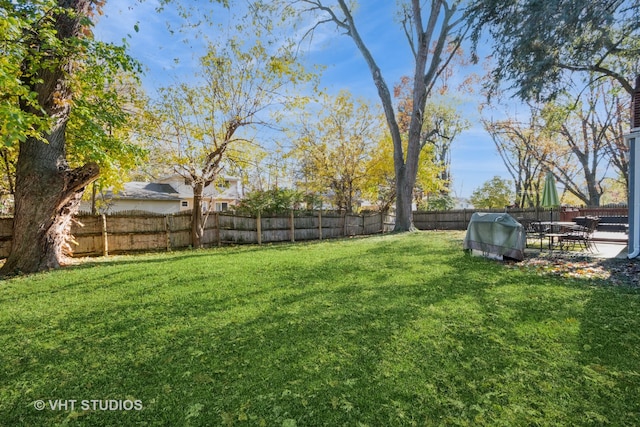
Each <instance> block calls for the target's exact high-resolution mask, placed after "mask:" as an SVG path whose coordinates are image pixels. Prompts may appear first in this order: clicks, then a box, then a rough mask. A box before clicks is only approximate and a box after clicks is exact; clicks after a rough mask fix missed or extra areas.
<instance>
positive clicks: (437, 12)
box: [270, 0, 467, 231]
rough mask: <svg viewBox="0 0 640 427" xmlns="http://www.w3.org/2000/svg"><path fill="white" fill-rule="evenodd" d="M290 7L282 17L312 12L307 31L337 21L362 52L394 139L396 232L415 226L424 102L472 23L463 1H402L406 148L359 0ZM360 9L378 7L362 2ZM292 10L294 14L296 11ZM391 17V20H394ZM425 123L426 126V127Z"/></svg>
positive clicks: (320, 0) (302, 0)
mask: <svg viewBox="0 0 640 427" xmlns="http://www.w3.org/2000/svg"><path fill="white" fill-rule="evenodd" d="M270 3H280V4H286V5H288V6H289V7H288V9H287V11H288V12H289V13H287V12H284V13H282V16H294V17H296V19H299V18H298V17H299V16H300V14H303V15H302V16H309V15H311V16H313V19H314V20H315V25H312V29H311V30H309V31H308V32H307V34H312V33H313V30H314V29H315V28H317V27H318V26H319V25H322V24H326V23H332V24H334V25H336V26H337V28H338V30H339V31H340V32H341V33H342V34H344V35H346V36H348V37H350V38H351V40H352V41H353V42H354V44H355V46H356V47H357V49H358V50H359V51H360V53H361V54H362V57H363V58H364V60H365V62H366V64H367V66H368V67H369V71H370V72H371V77H372V79H373V83H374V85H375V87H376V89H377V91H378V96H379V98H380V100H381V102H382V107H383V110H384V113H385V117H386V121H387V126H388V128H389V132H390V134H391V140H392V143H393V162H394V173H395V185H396V223H395V228H394V230H395V231H407V230H412V229H414V228H415V227H414V225H413V212H412V202H413V190H414V186H415V183H416V176H417V173H418V169H419V167H418V166H419V162H420V152H421V150H422V148H423V147H424V146H425V145H426V144H427V141H428V140H427V139H425V138H424V136H425V135H428V134H429V133H430V132H431V130H432V129H428V124H427V123H425V116H424V114H425V105H426V103H427V100H428V99H429V98H430V96H431V95H432V93H433V90H434V85H435V83H436V82H437V80H438V78H439V77H440V76H441V75H442V73H443V72H444V70H445V69H446V66H447V64H448V63H449V62H450V61H451V59H452V58H453V56H454V55H455V54H456V52H457V50H458V47H459V45H460V42H461V39H462V33H464V32H465V29H466V28H467V27H465V26H464V22H463V21H462V20H461V19H459V18H460V11H459V5H460V1H459V0H433V1H431V2H429V3H428V5H426V4H425V3H424V2H422V1H420V0H411V1H402V2H399V8H400V9H399V16H400V22H401V25H402V30H403V31H404V33H405V34H406V36H407V41H408V44H409V45H408V48H409V50H410V52H411V55H412V56H413V74H412V76H411V77H412V79H413V88H412V100H413V102H412V106H411V114H410V123H409V130H408V133H407V140H406V141H407V143H406V146H405V144H404V143H403V141H404V140H403V137H402V133H401V130H400V127H399V125H398V118H397V117H396V113H395V109H394V105H393V100H392V94H391V91H390V90H389V87H388V85H387V83H386V81H385V79H384V76H383V74H382V70H381V68H380V66H379V64H378V60H377V59H376V58H375V57H374V54H373V53H372V51H371V50H370V49H369V47H368V46H367V43H366V42H365V40H364V39H363V37H362V36H361V34H360V31H359V27H358V25H356V19H355V16H354V15H355V13H354V10H356V4H355V2H349V1H346V0H282V1H280V2H270ZM358 7H359V8H360V9H363V8H372V7H376V6H375V5H370V4H364V2H363V4H360V5H358ZM291 11H293V13H291ZM392 18H393V17H392V16H389V20H390V21H391V20H392ZM425 126H426V127H427V128H425Z"/></svg>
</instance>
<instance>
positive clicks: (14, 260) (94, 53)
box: [0, 0, 131, 274]
mask: <svg viewBox="0 0 640 427" xmlns="http://www.w3.org/2000/svg"><path fill="white" fill-rule="evenodd" d="M99 5H100V2H93V1H90V0H57V1H54V0H35V1H14V0H11V1H2V2H0V7H1V8H2V12H3V13H2V14H1V16H0V26H1V27H2V29H3V30H4V31H3V40H2V50H3V59H2V60H1V61H0V64H1V65H2V71H3V72H2V74H1V77H0V84H1V85H2V87H3V88H4V89H5V90H4V91H3V97H2V99H1V107H2V108H1V109H0V114H1V119H2V123H3V129H2V137H3V141H4V144H10V145H17V146H18V147H19V150H18V151H19V153H18V159H17V161H16V166H15V168H16V181H15V197H14V198H15V212H14V224H13V241H12V247H11V253H10V255H9V257H8V259H7V261H6V263H5V264H4V266H3V268H2V270H1V273H2V274H10V273H15V272H35V271H39V270H44V269H50V268H56V267H58V266H59V265H60V263H61V261H62V260H63V259H64V257H65V247H66V245H67V238H68V231H69V228H70V224H71V221H72V216H73V214H74V213H75V212H76V210H77V208H78V205H79V202H80V198H81V196H82V193H83V191H84V188H85V187H86V186H87V185H88V184H90V183H91V182H92V181H93V180H95V179H96V178H97V177H98V175H99V166H98V164H97V163H95V162H91V161H90V162H87V163H84V164H80V165H77V167H71V166H70V164H69V160H68V157H67V148H68V147H67V137H66V132H67V124H68V121H69V117H70V114H71V109H72V107H73V105H74V101H75V100H76V99H77V96H76V97H74V95H77V93H76V92H77V90H78V87H79V85H78V83H79V80H78V76H79V72H78V71H79V70H81V69H82V67H87V66H103V65H105V64H112V65H113V64H117V65H116V68H128V67H130V65H131V62H130V61H129V58H127V57H126V55H122V51H121V50H118V49H115V50H114V48H113V46H109V45H104V44H101V43H96V42H93V41H92V35H91V31H90V18H91V17H92V16H93V14H94V13H96V12H97V10H96V8H98V7H99ZM89 57H93V58H102V59H103V61H97V60H96V61H87V58H89ZM111 70H112V68H111V67H110V65H107V66H105V67H104V68H103V73H102V75H109V73H110V71H111Z"/></svg>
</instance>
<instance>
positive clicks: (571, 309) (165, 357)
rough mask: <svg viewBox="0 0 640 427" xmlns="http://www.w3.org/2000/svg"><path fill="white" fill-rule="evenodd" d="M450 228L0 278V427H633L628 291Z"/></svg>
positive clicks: (639, 305) (634, 359) (632, 311)
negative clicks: (465, 240)
mask: <svg viewBox="0 0 640 427" xmlns="http://www.w3.org/2000/svg"><path fill="white" fill-rule="evenodd" d="M461 237H462V235H461V234H460V233H438V232H428V233H424V232H423V233H412V234H405V235H387V236H379V237H372V238H366V239H352V240H339V241H325V242H320V243H309V244H291V245H277V246H269V247H263V248H258V247H243V248H223V249H213V250H202V251H191V252H177V253H171V254H154V255H144V256H136V257H116V258H113V259H111V260H108V261H93V262H89V263H85V264H82V265H80V266H77V267H72V268H68V269H65V270H63V271H54V272H50V273H44V274H39V275H35V276H29V277H22V278H14V279H11V280H7V281H4V282H0V307H1V310H0V346H1V348H2V350H1V351H0V425H1V426H52V425H78V426H105V425H113V426H116V425H119V426H129V425H131V426H135V425H145V426H148V425H172V426H174V425H175V426H178V425H180V426H189V425H192V426H212V425H220V426H224V425H239V426H242V425H247V426H411V425H418V426H423V425H427V426H430V425H456V426H466V425H469V426H471V425H473V426H476V425H487V426H500V425H504V426H524V425H526V426H535V425H544V426H553V425H557V426H566V425H606V424H610V425H629V426H631V425H637V424H638V422H639V420H640V293H639V292H638V291H636V290H632V289H629V288H614V287H606V286H601V284H599V283H598V282H594V281H587V280H580V279H567V278H560V277H552V276H542V275H538V274H536V273H535V272H532V271H528V270H526V269H509V268H505V267H504V266H503V265H502V264H501V263H498V262H494V261H489V260H485V259H482V258H476V257H470V256H467V255H465V254H464V253H463V251H462V250H461ZM38 400H42V401H43V402H42V403H44V405H45V409H44V410H37V409H36V408H35V407H34V402H37V401H38ZM59 400H60V401H67V405H66V407H62V408H60V407H59V406H56V407H55V409H53V408H52V406H53V405H57V404H58V403H57V402H58V401H59ZM71 400H76V401H77V402H76V403H75V404H74V408H73V409H71V402H70V401H71ZM83 400H84V401H85V402H82V401H83ZM91 400H96V401H99V402H96V403H92V402H91ZM110 401H115V403H109V402H110ZM136 401H137V403H136V404H137V405H140V406H141V409H136V408H133V409H130V410H122V406H123V405H125V406H127V405H128V406H131V405H132V402H136ZM94 404H95V405H97V407H96V408H97V409H96V410H93V408H92V405H94ZM108 404H109V405H116V410H101V409H100V405H108ZM35 405H37V403H36V404H35ZM117 405H120V406H119V407H118V406H117ZM87 407H88V408H89V409H88V410H87ZM103 407H104V408H107V406H103Z"/></svg>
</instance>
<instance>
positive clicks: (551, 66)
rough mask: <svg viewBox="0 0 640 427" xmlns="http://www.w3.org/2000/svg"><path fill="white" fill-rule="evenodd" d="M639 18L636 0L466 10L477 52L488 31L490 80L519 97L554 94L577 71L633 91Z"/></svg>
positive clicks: (492, 2)
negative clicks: (490, 53) (608, 80)
mask: <svg viewBox="0 0 640 427" xmlns="http://www.w3.org/2000/svg"><path fill="white" fill-rule="evenodd" d="M638 16H640V0H589V1H583V0H544V1H540V0H477V1H474V2H472V4H471V6H470V7H469V9H468V10H467V17H468V19H469V21H470V22H471V23H472V24H473V26H474V31H473V34H472V39H473V41H474V43H475V45H476V49H477V52H478V53H480V49H479V47H478V46H479V45H480V44H481V42H484V40H485V38H484V37H485V36H487V35H488V36H489V37H488V39H489V40H488V42H489V43H490V44H491V47H492V56H493V58H494V59H495V61H496V66H495V67H494V68H493V71H492V77H493V79H492V82H491V84H490V85H489V86H490V87H491V88H492V89H495V88H496V87H497V85H498V84H500V83H506V84H507V85H509V87H510V88H511V89H513V90H514V91H515V93H516V94H517V95H518V96H519V97H520V98H522V99H550V98H554V97H555V96H556V95H558V94H560V93H562V92H564V91H565V90H566V89H567V88H571V87H572V86H573V85H574V82H575V77H576V73H577V74H578V75H580V76H581V77H582V78H583V82H584V83H585V84H588V83H589V82H590V81H592V78H593V77H595V78H599V77H602V76H608V77H611V78H613V79H615V80H616V81H617V82H618V83H619V85H620V86H621V87H623V88H624V89H625V90H626V91H627V92H628V93H632V92H633V81H634V78H635V75H636V74H637V72H638V58H639V54H640V25H638ZM485 31H488V34H487V33H486V32H485ZM482 44H483V45H484V43H482ZM578 89H582V88H580V87H579V88H578Z"/></svg>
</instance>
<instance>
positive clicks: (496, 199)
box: [469, 176, 514, 209]
mask: <svg viewBox="0 0 640 427" xmlns="http://www.w3.org/2000/svg"><path fill="white" fill-rule="evenodd" d="M513 197H514V194H513V183H512V182H511V181H510V180H508V179H502V178H500V177H499V176H494V177H493V178H492V179H491V180H489V181H487V182H485V183H484V184H482V186H480V187H479V188H477V189H476V190H474V192H473V193H472V194H471V197H470V198H469V200H470V201H471V203H472V204H473V206H474V207H476V208H479V209H483V208H485V209H492V208H503V207H505V206H509V205H511V203H512V200H513Z"/></svg>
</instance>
